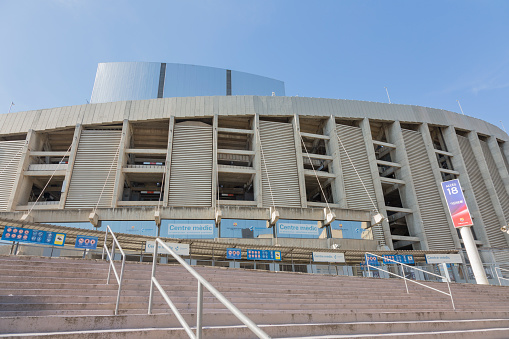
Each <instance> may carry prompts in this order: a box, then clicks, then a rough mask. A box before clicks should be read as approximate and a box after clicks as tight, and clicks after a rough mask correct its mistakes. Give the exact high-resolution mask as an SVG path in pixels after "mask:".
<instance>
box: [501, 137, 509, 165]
mask: <svg viewBox="0 0 509 339" xmlns="http://www.w3.org/2000/svg"><path fill="white" fill-rule="evenodd" d="M502 150H503V152H504V156H505V160H507V166H509V141H506V142H504V144H503V145H502ZM507 170H508V171H509V167H507Z"/></svg>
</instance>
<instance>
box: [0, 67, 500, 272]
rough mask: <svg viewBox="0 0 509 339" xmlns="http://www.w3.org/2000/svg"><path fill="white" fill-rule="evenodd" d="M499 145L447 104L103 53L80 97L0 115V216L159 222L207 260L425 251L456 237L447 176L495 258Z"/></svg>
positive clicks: (444, 248)
mask: <svg viewBox="0 0 509 339" xmlns="http://www.w3.org/2000/svg"><path fill="white" fill-rule="evenodd" d="M508 159H509V136H508V135H507V134H506V133H505V132H504V131H502V130H501V129H500V128H498V127H497V126H494V125H492V124H489V123H487V122H485V121H483V120H480V119H477V118H473V117H470V116H466V115H462V114H457V113H454V112H450V111H445V110H441V109H434V108H427V107H420V106H412V105H399V104H385V103H376V102H365V101H355V100H338V99H322V98H306V97H287V96H285V88H284V83H283V82H282V81H279V80H275V79H270V78H266V77H262V76H257V75H253V74H248V73H243V72H237V71H232V70H227V69H219V68H212V67H204V66H193V65H182V64H170V63H144V62H139V63H134V62H133V63H131V62H129V63H104V64H99V67H98V71H97V75H96V80H95V85H94V88H93V91H92V97H91V101H90V104H86V105H77V106H70V107H58V108H52V109H41V110H37V111H28V112H17V113H9V114H2V115H0V217H1V218H2V220H3V223H4V226H6V225H8V224H9V222H11V223H12V225H16V222H18V223H19V225H28V226H30V225H32V226H30V227H36V226H37V225H39V227H41V226H40V225H45V224H48V225H53V226H51V227H58V228H57V229H58V230H60V231H62V232H67V234H68V238H69V239H70V240H71V239H72V234H73V232H74V234H83V233H84V232H85V231H89V232H99V231H100V232H104V231H105V229H106V226H110V227H111V229H112V230H113V231H114V232H116V233H117V232H118V233H119V234H122V235H124V236H125V239H128V238H129V239H134V238H137V239H149V238H150V237H155V236H157V235H160V236H161V237H165V238H171V239H174V240H175V241H179V242H181V243H186V244H190V247H191V253H193V246H196V247H195V248H198V245H197V244H202V245H203V246H202V247H200V248H201V252H199V253H198V252H197V253H195V254H196V255H198V256H201V257H200V258H201V259H204V258H205V257H207V256H208V257H209V258H212V261H214V258H215V256H217V258H219V257H221V258H223V259H224V257H225V249H226V248H227V247H228V246H230V247H231V246H238V247H242V248H277V247H279V248H281V249H282V251H283V259H284V260H287V259H288V258H289V255H290V253H292V254H291V255H292V265H293V261H294V259H295V260H296V261H297V260H300V261H301V263H307V264H310V265H311V262H310V261H311V259H310V258H309V253H311V252H312V250H309V251H307V252H306V251H304V252H303V250H301V252H299V251H293V250H292V249H295V248H300V249H303V248H308V249H322V250H323V249H327V251H332V252H334V251H338V252H342V253H345V255H346V262H347V263H348V262H350V263H356V264H358V263H360V262H361V260H362V258H363V253H364V252H366V251H377V250H378V251H385V252H384V253H392V254H401V253H412V254H413V255H414V257H415V258H416V261H419V260H420V261H424V255H425V254H426V253H462V248H463V242H462V239H461V237H460V234H459V232H457V231H456V230H455V228H454V225H453V224H452V221H451V219H450V217H449V215H448V214H449V211H448V207H447V203H446V201H445V198H444V196H443V194H442V191H441V187H440V184H441V182H443V181H447V180H451V179H459V180H460V182H461V185H462V188H463V190H464V194H465V199H466V202H467V204H468V207H469V210H470V213H471V215H472V217H473V221H474V226H473V227H472V230H473V233H474V238H475V241H476V244H477V246H478V248H479V250H480V253H481V257H482V260H483V262H485V263H490V264H492V263H496V264H504V263H507V262H509V260H508V255H509V243H508V240H509V238H508V236H507V234H505V233H503V232H501V231H500V228H501V227H502V226H504V225H507V224H508V220H509V163H508ZM380 214H381V215H382V216H383V219H382V220H377V216H379V215H380ZM48 225H46V226H44V227H46V228H47V229H50V228H51V227H50V226H48ZM72 230H75V231H72ZM91 234H92V233H91ZM193 244H195V245H193ZM207 244H208V245H207ZM213 244H216V245H214V246H219V245H217V244H225V245H224V246H223V247H216V248H221V253H219V252H218V250H217V249H216V253H215V254H214V246H213ZM227 245H228V246H227ZM136 246H138V245H136ZM200 246H201V245H200ZM133 248H134V245H133ZM211 248H212V253H210V249H211ZM292 251H293V252H292ZM218 253H219V254H218ZM294 255H295V256H294ZM195 260H196V259H195ZM284 260H283V261H284ZM288 260H289V259H288ZM463 260H464V262H467V259H466V258H464V259H463ZM195 263H196V261H195ZM237 264H238V263H237ZM245 265H247V264H245ZM241 267H247V266H241ZM292 269H293V270H295V267H293V268H292ZM315 269H316V268H315ZM302 270H304V271H306V270H307V271H309V268H306V266H304V267H303V269H302ZM311 271H313V269H311Z"/></svg>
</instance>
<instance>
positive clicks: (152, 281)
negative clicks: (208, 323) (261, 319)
mask: <svg viewBox="0 0 509 339" xmlns="http://www.w3.org/2000/svg"><path fill="white" fill-rule="evenodd" d="M159 244H160V245H161V246H162V247H163V248H164V249H165V250H166V251H168V253H170V254H171V255H172V256H173V257H174V258H175V259H176V260H177V261H178V262H179V263H180V264H181V265H182V266H184V268H185V269H186V270H187V271H188V272H189V273H191V275H193V276H194V277H195V278H196V280H198V297H197V300H196V303H197V310H196V335H195V334H194V333H193V331H192V330H191V328H190V327H189V325H188V324H187V322H186V321H185V320H184V318H183V317H182V315H181V314H180V312H179V311H178V309H177V307H176V306H175V304H174V303H173V302H172V301H171V300H170V298H169V297H168V294H166V292H165V291H164V290H163V288H162V286H161V285H160V284H159V282H158V281H157V279H156V277H155V274H156V264H157V251H158V248H159ZM154 245H155V246H154V257H153V263H152V278H151V279H150V297H149V302H148V314H152V302H153V300H154V285H155V286H156V287H157V289H158V290H159V292H160V293H161V295H162V296H163V298H164V300H165V301H166V303H167V304H168V306H170V308H171V310H172V311H173V313H174V314H175V316H176V317H177V319H178V320H179V322H180V324H181V325H182V327H184V330H185V331H186V333H187V334H188V335H189V338H192V339H201V338H202V319H203V287H205V288H206V289H207V290H208V291H209V292H210V293H211V294H212V295H213V296H215V297H216V298H217V299H218V300H219V301H220V302H221V303H222V304H223V305H224V306H226V308H227V309H229V310H230V312H232V314H233V315H234V316H236V317H237V319H239V320H240V321H242V322H243V323H244V325H246V326H247V327H248V328H249V329H250V330H251V331H252V332H253V333H254V334H256V335H257V336H258V337H259V338H263V339H270V338H271V337H269V335H267V333H265V332H264V331H263V330H261V329H260V328H259V327H258V326H256V324H255V323H254V322H253V321H252V320H251V319H249V318H248V317H247V316H245V315H244V314H243V313H242V312H241V311H240V310H239V309H238V308H237V307H235V306H234V305H233V304H232V303H231V302H230V301H229V300H228V299H226V298H225V297H224V296H223V295H222V294H221V293H220V292H219V291H218V290H216V289H215V288H214V286H212V285H211V284H210V283H209V282H208V281H207V280H205V278H203V277H202V276H201V275H200V274H198V272H196V271H195V269H194V268H192V267H191V266H190V265H189V264H188V263H186V262H185V260H184V259H182V258H181V257H180V256H179V255H178V254H177V253H175V252H174V251H173V250H172V249H171V248H169V247H168V246H167V245H166V244H165V243H164V242H163V241H161V239H159V238H157V239H156V241H155V244H154Z"/></svg>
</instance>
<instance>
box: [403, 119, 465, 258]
mask: <svg viewBox="0 0 509 339" xmlns="http://www.w3.org/2000/svg"><path fill="white" fill-rule="evenodd" d="M403 139H404V141H405V147H406V151H407V155H408V161H409V164H410V171H411V172H412V181H413V184H414V188H415V194H416V196H417V203H418V205H419V210H420V212H421V219H422V223H423V227H424V232H425V234H426V238H427V240H428V247H429V249H430V250H450V249H453V248H454V247H455V246H454V241H453V239H452V234H451V229H450V226H449V222H448V220H447V218H448V217H447V214H446V212H445V210H444V206H443V204H442V199H441V196H440V194H441V192H440V190H439V187H438V185H437V182H436V180H435V176H434V175H433V168H432V167H431V163H430V161H429V157H428V153H427V151H426V145H425V144H424V140H423V139H422V135H421V133H420V132H416V131H411V130H406V129H403Z"/></svg>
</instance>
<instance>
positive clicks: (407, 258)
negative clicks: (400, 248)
mask: <svg viewBox="0 0 509 339" xmlns="http://www.w3.org/2000/svg"><path fill="white" fill-rule="evenodd" d="M382 257H383V262H384V264H396V263H402V264H414V263H415V262H414V256H413V255H399V254H384V255H382ZM395 261H396V262H395Z"/></svg>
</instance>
